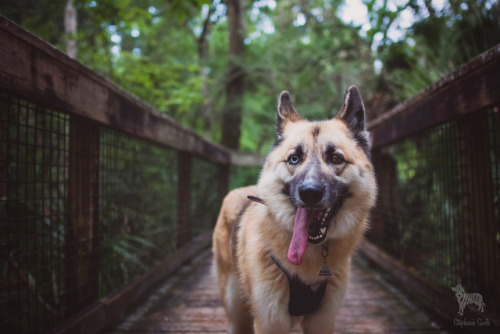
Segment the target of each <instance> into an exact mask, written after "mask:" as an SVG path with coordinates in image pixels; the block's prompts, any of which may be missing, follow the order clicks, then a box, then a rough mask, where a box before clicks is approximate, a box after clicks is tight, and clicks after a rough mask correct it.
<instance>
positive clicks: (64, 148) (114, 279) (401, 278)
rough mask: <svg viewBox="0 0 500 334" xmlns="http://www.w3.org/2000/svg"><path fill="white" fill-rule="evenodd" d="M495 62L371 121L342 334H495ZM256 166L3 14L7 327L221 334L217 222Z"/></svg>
mask: <svg viewBox="0 0 500 334" xmlns="http://www.w3.org/2000/svg"><path fill="white" fill-rule="evenodd" d="M499 73H500V46H497V47H495V48H493V49H491V50H489V51H487V52H485V53H484V54H482V55H480V56H479V57H477V58H476V59H474V60H472V61H471V62H469V63H467V64H465V65H464V66H462V67H461V68H459V69H458V70H457V71H455V72H454V73H451V74H450V75H448V76H446V77H444V78H442V79H441V80H440V81H439V82H437V83H435V84H434V85H433V86H431V87H429V88H428V89H427V90H426V91H425V92H423V93H422V94H420V95H418V96H416V97H415V98H413V99H411V100H409V101H406V102H404V103H402V104H400V105H398V106H397V107H395V108H394V109H392V110H389V111H387V112H386V113H384V114H383V115H381V116H380V117H378V118H376V119H374V120H372V121H371V122H370V130H371V133H372V135H373V141H374V145H373V149H372V155H373V163H374V166H375V170H376V171H377V178H378V182H379V185H380V193H379V198H378V202H377V206H376V208H375V209H374V211H373V214H372V221H371V228H370V230H369V231H368V233H367V235H366V239H367V240H366V241H365V242H364V243H363V245H362V247H361V249H360V252H359V254H358V255H357V256H356V259H355V261H354V268H353V275H352V283H351V285H350V288H349V290H348V295H347V298H346V300H345V302H344V305H343V307H342V310H341V312H340V314H339V315H338V318H337V329H338V332H339V333H455V332H459V331H460V330H465V331H468V332H477V333H496V332H498V329H499V320H500V316H499V314H500V284H499V282H500V211H499V208H500V112H499V106H500V80H498V74H499ZM261 164H262V158H261V157H259V156H255V155H252V154H244V153H241V152H232V151H230V150H228V149H226V148H224V147H221V146H219V145H217V144H215V143H212V142H210V141H208V140H206V139H204V138H202V137H200V136H199V135H197V134H196V133H194V132H192V131H190V130H188V129H186V128H184V127H182V126H181V125H179V124H177V123H175V121H173V120H171V119H170V118H168V117H166V116H164V115H161V114H159V113H158V112H156V111H155V110H153V109H152V108H151V107H149V106H148V105H146V104H145V103H143V102H141V101H139V100H137V99H136V98H134V97H132V96H131V95H130V94H128V93H127V92H124V91H123V90H121V89H119V88H118V87H116V86H115V85H113V84H112V83H110V82H109V81H108V80H106V79H105V78H103V77H101V76H99V75H98V74H96V73H94V72H92V71H90V70H89V69H88V68H86V67H84V66H83V65H81V64H79V63H78V62H76V61H74V60H72V59H70V58H69V57H67V56H66V55H64V54H63V53H61V52H59V51H58V50H56V49H55V48H53V47H52V46H50V45H48V44H47V43H45V42H44V41H42V40H40V39H38V38H37V37H35V36H33V35H31V34H30V33H28V32H27V31H25V30H23V29H22V28H20V27H18V26H17V25H15V24H14V23H12V22H11V21H9V20H7V19H6V18H4V17H2V16H0V180H1V181H0V250H1V254H2V262H1V264H2V267H1V271H0V328H1V329H2V333H46V332H50V333H154V332H158V333H223V332H225V328H226V320H225V317H224V312H223V310H222V308H221V304H220V301H219V299H218V294H217V291H216V289H215V286H214V282H213V279H214V278H213V276H212V272H211V270H210V267H211V266H212V257H211V254H210V252H209V251H208V250H209V247H210V240H211V233H212V229H213V225H214V222H215V219H216V216H217V212H218V208H219V206H220V202H221V199H222V196H223V195H224V194H225V193H226V192H227V191H228V189H230V188H234V187H237V186H242V185H246V184H247V183H248V182H255V180H256V177H257V175H258V172H259V167H258V166H260V165H261ZM457 284H461V285H462V286H463V287H464V288H465V290H466V291H467V292H475V293H479V294H481V296H482V297H483V299H484V302H485V304H486V307H485V310H484V312H479V311H477V309H476V308H475V307H474V306H473V305H469V306H467V307H466V308H465V311H464V314H463V315H459V314H458V313H457V311H458V303H457V299H456V298H455V295H454V293H453V291H452V289H451V287H453V286H456V285H457Z"/></svg>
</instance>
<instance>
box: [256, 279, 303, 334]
mask: <svg viewBox="0 0 500 334" xmlns="http://www.w3.org/2000/svg"><path fill="white" fill-rule="evenodd" d="M285 293H286V291H285V289H284V288H283V289H280V288H277V287H276V286H274V287H273V286H272V284H271V282H259V283H258V285H257V286H256V287H255V289H254V291H253V302H252V304H253V305H252V309H253V314H254V330H255V334H288V333H290V331H291V330H292V325H293V322H292V317H291V316H290V314H289V313H288V296H287V295H285Z"/></svg>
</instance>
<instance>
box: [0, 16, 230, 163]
mask: <svg viewBox="0 0 500 334" xmlns="http://www.w3.org/2000/svg"><path fill="white" fill-rule="evenodd" d="M0 64H2V65H1V70H0V89H2V90H6V91H8V92H11V93H13V94H16V95H18V96H21V97H23V98H26V99H27V100H29V101H31V102H36V103H40V104H42V105H45V106H47V107H50V108H52V109H56V110H59V111H62V112H67V113H73V114H77V115H79V116H82V117H85V118H89V119H91V120H94V121H97V122H99V123H101V124H104V125H107V126H110V127H112V128H114V129H117V130H120V131H124V132H126V133H129V134H132V135H135V136H138V137H141V138H144V139H148V140H151V141H154V142H157V143H160V144H162V145H166V146H169V147H173V148H175V149H179V150H183V151H187V152H191V153H193V154H196V155H198V156H200V157H203V158H205V159H207V160H209V161H215V162H219V163H226V164H227V163H229V161H230V154H229V152H228V151H227V150H226V149H225V148H223V147H222V146H220V145H217V144H215V143H213V142H210V141H208V140H207V139H204V138H203V137H201V136H200V135H198V134H197V133H195V132H194V131H192V130H189V129H187V128H184V127H183V126H181V125H179V124H177V123H176V122H174V121H173V120H172V119H170V118H169V117H167V116H166V115H164V114H160V113H159V112H157V111H156V110H154V109H153V108H152V107H151V106H149V105H147V104H146V103H145V102H143V101H141V100H139V99H138V98H136V97H134V96H132V95H131V94H130V93H127V92H125V91H123V90H122V89H120V88H119V87H117V86H116V85H114V84H113V83H111V82H110V81H109V80H107V79H106V78H104V77H102V76H100V75H98V74H97V73H95V72H93V71H92V70H90V69H89V68H87V67H85V66H84V65H82V64H80V63H78V62H77V61H75V60H73V59H71V58H70V57H68V56H67V55H66V54H65V53H63V52H61V51H59V50H57V49H56V48H55V47H53V46H52V45H50V44H48V43H46V42H44V41H43V40H41V39H39V38H37V37H36V36H34V35H32V34H31V33H29V32H28V31H26V30H24V29H23V28H21V27H19V26H18V25H16V24H15V23H14V22H12V21H9V20H8V19H7V18H5V17H4V16H2V15H0Z"/></svg>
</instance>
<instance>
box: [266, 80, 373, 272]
mask: <svg viewBox="0 0 500 334" xmlns="http://www.w3.org/2000/svg"><path fill="white" fill-rule="evenodd" d="M276 132H277V136H278V137H277V140H276V143H275V145H274V146H273V148H272V150H271V152H270V153H269V155H268V157H267V160H266V163H265V165H264V168H263V170H262V173H261V177H260V179H259V192H260V196H261V197H262V198H263V199H264V200H265V202H266V204H267V205H268V206H269V208H270V211H271V213H272V214H273V215H274V217H275V219H276V221H277V222H278V223H279V224H281V225H282V226H283V227H284V228H285V229H287V230H288V231H290V232H292V233H293V235H292V241H291V244H290V250H289V260H290V262H292V263H294V264H300V262H301V261H302V256H303V254H304V252H305V249H306V247H307V244H308V243H310V244H321V243H323V242H325V240H330V239H335V238H342V237H345V236H347V235H349V234H350V233H353V232H354V231H355V230H356V229H357V228H359V227H360V225H362V224H364V223H365V221H366V218H367V216H368V214H369V210H370V208H371V207H372V206H373V205H374V202H375V196H376V183H375V177H374V171H373V167H372V164H371V161H370V138H369V134H368V132H367V131H366V125H365V110H364V106H363V101H362V99H361V95H360V94H359V91H358V90H357V88H356V87H354V86H351V87H350V88H349V89H348V90H347V92H346V94H345V97H344V103H343V105H342V108H341V109H340V111H339V112H338V113H337V116H336V117H334V118H333V119H330V120H327V121H321V122H309V121H307V120H305V119H303V118H302V117H301V116H300V115H299V114H298V112H297V111H296V110H295V108H294V106H293V104H292V102H291V99H290V95H289V94H288V92H282V93H281V94H280V97H279V99H278V107H277V113H276Z"/></svg>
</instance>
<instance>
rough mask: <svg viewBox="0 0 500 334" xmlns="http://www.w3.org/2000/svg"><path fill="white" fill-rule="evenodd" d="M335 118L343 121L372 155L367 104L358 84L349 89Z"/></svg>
mask: <svg viewBox="0 0 500 334" xmlns="http://www.w3.org/2000/svg"><path fill="white" fill-rule="evenodd" d="M335 118H337V119H339V120H341V121H343V122H344V123H345V124H346V125H347V128H348V129H349V131H350V132H351V134H352V135H353V137H354V139H355V140H356V142H357V143H358V145H359V146H360V147H361V148H362V149H363V151H365V153H366V155H367V156H368V157H370V148H371V147H370V146H371V144H370V135H369V133H368V131H367V130H366V115H365V106H364V104H363V100H362V99H361V94H360V93H359V90H358V88H356V86H351V87H349V88H348V89H347V91H346V93H345V95H344V103H343V104H342V108H340V110H339V112H338V113H337V115H336V116H335Z"/></svg>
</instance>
